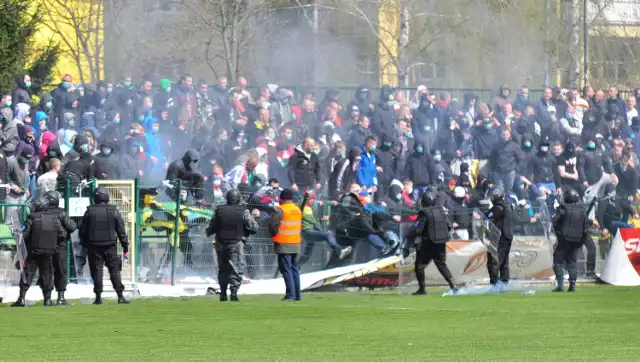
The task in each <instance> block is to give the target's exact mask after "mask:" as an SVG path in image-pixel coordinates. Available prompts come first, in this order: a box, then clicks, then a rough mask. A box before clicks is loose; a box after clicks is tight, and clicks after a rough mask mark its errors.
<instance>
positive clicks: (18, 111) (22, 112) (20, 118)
mask: <svg viewBox="0 0 640 362" xmlns="http://www.w3.org/2000/svg"><path fill="white" fill-rule="evenodd" d="M30 110H31V106H30V105H28V104H27V103H18V104H16V106H15V109H14V111H13V120H14V121H15V122H16V124H17V125H21V124H24V119H25V117H27V116H28V115H29V111H30Z"/></svg>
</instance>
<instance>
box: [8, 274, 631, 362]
mask: <svg viewBox="0 0 640 362" xmlns="http://www.w3.org/2000/svg"><path fill="white" fill-rule="evenodd" d="M639 297H640V289H633V288H614V287H608V286H584V287H581V288H579V290H578V292H577V293H575V294H569V293H562V294H555V293H554V294H552V293H548V292H538V293H537V295H535V296H530V297H526V296H521V295H520V294H518V293H508V294H502V295H481V296H458V297H445V298H443V297H441V296H440V293H433V295H430V296H427V297H417V296H415V297H414V296H399V295H397V294H394V293H390V292H380V293H378V292H365V293H307V294H304V295H303V301H302V302H281V301H280V300H279V298H278V297H277V296H241V299H242V301H241V302H240V303H231V302H226V303H221V302H219V301H218V300H217V298H213V297H212V298H206V297H203V298H191V299H188V298H183V299H181V298H176V299H153V300H151V299H148V300H145V299H137V300H134V301H133V304H131V305H126V306H119V305H117V304H115V302H113V301H108V302H107V304H105V305H103V306H92V305H81V304H79V302H78V301H75V305H74V306H73V307H55V308H44V307H42V306H41V303H38V304H36V305H34V306H31V307H28V308H23V309H11V308H8V305H7V304H4V305H2V306H1V307H0V360H1V361H49V360H59V361H221V360H226V361H469V360H476V361H486V360H508V361H516V360H517V361H533V360H548V361H570V360H572V361H586V360H594V361H602V360H609V361H638V360H640V345H639V344H638V338H639V332H640V327H639V323H640V318H639V317H640V312H639V311H640V302H639V300H640V298H639Z"/></svg>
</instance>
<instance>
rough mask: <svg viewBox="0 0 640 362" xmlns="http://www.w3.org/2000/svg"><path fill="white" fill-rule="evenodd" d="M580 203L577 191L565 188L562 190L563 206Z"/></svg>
mask: <svg viewBox="0 0 640 362" xmlns="http://www.w3.org/2000/svg"><path fill="white" fill-rule="evenodd" d="M578 201H580V195H579V194H578V191H576V190H574V189H572V188H567V189H565V190H564V203H565V204H575V203H576V202H578Z"/></svg>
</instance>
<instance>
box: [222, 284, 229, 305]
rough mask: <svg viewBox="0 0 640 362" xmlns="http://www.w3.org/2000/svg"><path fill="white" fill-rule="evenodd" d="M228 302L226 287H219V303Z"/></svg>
mask: <svg viewBox="0 0 640 362" xmlns="http://www.w3.org/2000/svg"><path fill="white" fill-rule="evenodd" d="M228 300H229V298H227V286H226V285H221V286H220V301H221V302H226V301H228Z"/></svg>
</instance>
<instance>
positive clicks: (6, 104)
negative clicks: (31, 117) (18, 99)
mask: <svg viewBox="0 0 640 362" xmlns="http://www.w3.org/2000/svg"><path fill="white" fill-rule="evenodd" d="M12 104H13V101H12V100H11V99H9V100H8V101H6V102H4V107H5V108H9V107H11V105H12Z"/></svg>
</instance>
